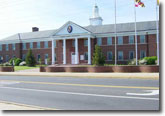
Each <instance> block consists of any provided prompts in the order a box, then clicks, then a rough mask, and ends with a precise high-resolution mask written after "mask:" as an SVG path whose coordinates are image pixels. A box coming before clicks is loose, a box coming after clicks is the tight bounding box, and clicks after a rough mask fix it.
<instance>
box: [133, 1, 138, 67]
mask: <svg viewBox="0 0 165 116" xmlns="http://www.w3.org/2000/svg"><path fill="white" fill-rule="evenodd" d="M135 4H136V3H135V0H134V15H135V51H136V65H138V50H137V49H138V48H137V30H136V6H135Z"/></svg>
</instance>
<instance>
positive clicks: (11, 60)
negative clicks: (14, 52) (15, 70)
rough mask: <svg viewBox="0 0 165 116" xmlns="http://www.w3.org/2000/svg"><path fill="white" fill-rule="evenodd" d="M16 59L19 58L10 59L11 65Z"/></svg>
mask: <svg viewBox="0 0 165 116" xmlns="http://www.w3.org/2000/svg"><path fill="white" fill-rule="evenodd" d="M16 59H17V58H12V59H10V61H9V63H10V65H15V61H16ZM13 61H14V64H13Z"/></svg>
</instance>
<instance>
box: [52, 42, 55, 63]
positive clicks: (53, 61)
mask: <svg viewBox="0 0 165 116" xmlns="http://www.w3.org/2000/svg"><path fill="white" fill-rule="evenodd" d="M54 57H55V56H54V39H52V65H53V64H55V59H54Z"/></svg>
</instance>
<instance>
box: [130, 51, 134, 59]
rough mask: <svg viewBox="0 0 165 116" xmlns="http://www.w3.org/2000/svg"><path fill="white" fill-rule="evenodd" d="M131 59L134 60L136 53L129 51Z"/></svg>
mask: <svg viewBox="0 0 165 116" xmlns="http://www.w3.org/2000/svg"><path fill="white" fill-rule="evenodd" d="M129 59H130V60H132V59H134V51H129Z"/></svg>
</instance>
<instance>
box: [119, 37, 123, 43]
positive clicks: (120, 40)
mask: <svg viewBox="0 0 165 116" xmlns="http://www.w3.org/2000/svg"><path fill="white" fill-rule="evenodd" d="M122 44H123V37H118V45H122Z"/></svg>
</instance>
